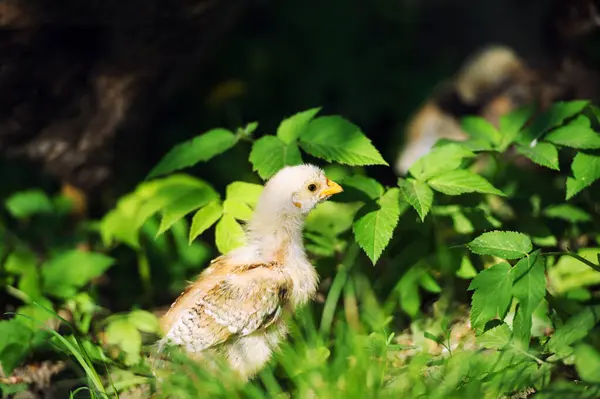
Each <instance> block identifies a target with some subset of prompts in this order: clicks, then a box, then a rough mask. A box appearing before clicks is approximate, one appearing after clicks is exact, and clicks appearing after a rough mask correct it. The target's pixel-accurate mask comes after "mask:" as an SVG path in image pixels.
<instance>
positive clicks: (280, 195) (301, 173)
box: [259, 165, 343, 215]
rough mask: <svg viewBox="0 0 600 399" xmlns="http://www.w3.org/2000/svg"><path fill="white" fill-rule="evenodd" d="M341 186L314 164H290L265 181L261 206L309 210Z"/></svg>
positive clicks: (285, 210)
mask: <svg viewBox="0 0 600 399" xmlns="http://www.w3.org/2000/svg"><path fill="white" fill-rule="evenodd" d="M342 191H343V189H342V187H341V186H340V185H339V184H337V183H336V182H334V181H332V180H329V179H328V178H327V176H325V173H324V172H323V170H322V169H320V168H318V167H316V166H314V165H297V166H288V167H285V168H283V169H281V170H280V171H279V172H277V173H276V174H275V175H274V176H273V177H272V178H271V179H270V180H269V181H268V182H267V184H266V185H265V189H264V191H263V194H262V196H261V200H260V201H259V206H261V207H266V208H269V209H270V210H271V211H275V212H277V211H278V212H279V213H284V214H288V215H298V214H307V213H308V212H310V210H311V209H313V208H314V207H315V206H316V205H317V204H318V203H320V202H323V201H325V200H327V199H328V198H329V197H331V196H332V195H334V194H337V193H341V192H342Z"/></svg>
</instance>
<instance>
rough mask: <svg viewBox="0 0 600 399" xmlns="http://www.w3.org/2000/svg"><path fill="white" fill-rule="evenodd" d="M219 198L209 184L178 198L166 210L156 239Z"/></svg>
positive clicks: (163, 212)
mask: <svg viewBox="0 0 600 399" xmlns="http://www.w3.org/2000/svg"><path fill="white" fill-rule="evenodd" d="M218 198H219V194H218V193H217V192H216V191H215V190H214V189H213V188H212V187H210V186H209V185H208V184H207V185H205V186H204V187H199V188H196V189H193V190H190V191H189V192H188V193H186V194H184V195H183V196H178V198H177V200H176V201H174V202H173V203H171V204H169V205H168V206H167V207H166V208H164V209H163V210H162V211H161V213H162V218H161V220H160V227H159V228H158V232H157V233H156V237H158V236H160V235H161V234H163V233H164V232H165V231H167V230H169V229H170V228H171V226H173V224H175V223H176V222H178V221H179V220H180V219H181V218H183V217H184V216H185V215H187V214H188V213H190V212H192V211H194V210H196V209H198V208H200V207H202V206H204V205H206V204H208V203H209V202H211V201H213V200H216V199H218Z"/></svg>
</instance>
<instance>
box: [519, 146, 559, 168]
mask: <svg viewBox="0 0 600 399" xmlns="http://www.w3.org/2000/svg"><path fill="white" fill-rule="evenodd" d="M517 151H518V152H519V154H521V155H523V156H525V157H527V158H529V159H530V160H531V161H532V162H534V163H536V164H538V165H540V166H544V167H546V168H549V169H552V170H559V167H558V150H557V149H556V147H555V146H554V145H553V144H550V143H544V142H541V143H536V144H535V145H534V146H531V145H517Z"/></svg>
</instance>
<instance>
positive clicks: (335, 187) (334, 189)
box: [319, 179, 344, 199]
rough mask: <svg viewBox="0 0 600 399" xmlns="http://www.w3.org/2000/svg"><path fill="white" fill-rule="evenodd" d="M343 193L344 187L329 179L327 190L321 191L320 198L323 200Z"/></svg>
mask: <svg viewBox="0 0 600 399" xmlns="http://www.w3.org/2000/svg"><path fill="white" fill-rule="evenodd" d="M342 191H344V189H343V188H342V186H340V185H339V184H337V183H336V182H334V181H333V180H329V179H327V188H326V189H325V190H323V191H321V194H320V195H319V197H321V199H325V198H328V197H330V196H332V195H333V194H338V193H341V192H342Z"/></svg>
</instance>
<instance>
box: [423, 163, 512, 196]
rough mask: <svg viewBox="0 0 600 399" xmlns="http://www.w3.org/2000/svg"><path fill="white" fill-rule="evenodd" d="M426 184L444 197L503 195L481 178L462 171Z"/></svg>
mask: <svg viewBox="0 0 600 399" xmlns="http://www.w3.org/2000/svg"><path fill="white" fill-rule="evenodd" d="M427 184H429V186H430V187H431V188H433V189H434V190H436V191H439V192H441V193H443V194H446V195H461V194H465V193H482V194H496V195H502V196H504V195H505V194H504V193H503V192H502V191H500V190H498V189H497V188H496V187H494V186H493V185H492V184H491V183H490V182H488V181H487V180H486V179H484V178H483V177H481V176H479V175H478V174H475V173H473V172H470V171H468V170H462V169H459V170H453V171H451V172H446V173H444V174H440V175H437V176H435V177H432V178H431V179H429V180H428V181H427Z"/></svg>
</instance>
